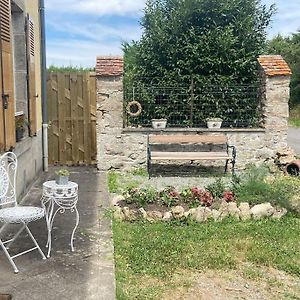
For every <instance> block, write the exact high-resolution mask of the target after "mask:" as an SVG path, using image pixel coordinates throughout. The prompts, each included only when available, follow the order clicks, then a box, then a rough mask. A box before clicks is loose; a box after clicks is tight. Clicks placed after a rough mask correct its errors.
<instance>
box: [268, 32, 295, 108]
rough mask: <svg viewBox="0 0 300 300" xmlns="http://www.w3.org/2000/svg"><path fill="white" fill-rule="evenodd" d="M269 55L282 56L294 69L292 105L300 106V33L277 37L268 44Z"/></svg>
mask: <svg viewBox="0 0 300 300" xmlns="http://www.w3.org/2000/svg"><path fill="white" fill-rule="evenodd" d="M266 49H267V52H268V53H269V54H280V55H281V56H282V57H283V58H284V59H285V60H286V61H287V63H288V64H289V66H290V68H291V69H292V73H293V74H292V77H291V97H290V105H291V106H292V107H293V106H295V105H300V31H298V32H296V33H293V34H292V35H291V36H288V37H283V36H281V35H277V36H276V37H274V38H273V39H272V40H270V41H269V42H268V43H267V48H266Z"/></svg>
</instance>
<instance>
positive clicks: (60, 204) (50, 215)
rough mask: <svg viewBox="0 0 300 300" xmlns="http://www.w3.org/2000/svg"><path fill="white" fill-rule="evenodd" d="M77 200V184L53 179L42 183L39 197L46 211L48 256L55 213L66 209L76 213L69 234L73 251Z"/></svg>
mask: <svg viewBox="0 0 300 300" xmlns="http://www.w3.org/2000/svg"><path fill="white" fill-rule="evenodd" d="M77 201H78V184H77V183H75V182H72V181H69V182H68V184H66V185H59V184H56V182H55V181H54V180H51V181H46V182H44V183H43V196H42V198H41V203H42V206H43V207H44V209H45V212H46V222H47V229H48V240H47V245H46V247H48V254H47V257H50V253H51V240H52V238H51V234H52V227H53V221H54V218H55V216H56V214H57V213H61V214H63V213H65V211H66V210H69V211H71V212H74V211H75V213H76V223H75V227H74V229H73V231H72V235H71V250H72V251H74V246H73V239H74V233H75V231H76V228H77V227H78V224H79V213H78V210H77V207H76V205H77Z"/></svg>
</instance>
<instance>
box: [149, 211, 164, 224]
mask: <svg viewBox="0 0 300 300" xmlns="http://www.w3.org/2000/svg"><path fill="white" fill-rule="evenodd" d="M162 218H163V214H162V213H161V212H160V211H155V210H153V211H148V212H147V220H148V221H150V222H152V221H158V220H161V219H162Z"/></svg>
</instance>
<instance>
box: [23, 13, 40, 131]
mask: <svg viewBox="0 0 300 300" xmlns="http://www.w3.org/2000/svg"><path fill="white" fill-rule="evenodd" d="M26 41H27V43H26V44H27V47H26V49H27V91H28V119H29V122H30V132H29V134H30V135H31V136H33V135H36V133H37V116H36V114H37V109H36V85H35V84H36V81H35V48H34V23H33V20H32V18H31V17H30V16H29V15H28V16H27V19H26Z"/></svg>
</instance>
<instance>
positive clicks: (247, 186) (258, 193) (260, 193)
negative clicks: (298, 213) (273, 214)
mask: <svg viewBox="0 0 300 300" xmlns="http://www.w3.org/2000/svg"><path fill="white" fill-rule="evenodd" d="M232 190H233V191H234V194H235V196H236V198H237V202H249V203H250V205H255V204H259V203H263V202H270V203H271V204H272V205H273V206H281V207H285V208H286V209H288V210H290V211H295V210H297V209H295V208H297V205H296V206H295V205H293V204H292V203H291V200H292V199H293V198H294V197H295V196H296V195H299V194H300V178H299V177H295V176H287V175H283V174H275V175H271V174H270V172H269V169H268V167H266V166H264V165H262V166H260V167H255V166H250V167H249V168H248V169H247V170H246V171H245V173H244V174H242V175H241V176H235V177H233V180H232Z"/></svg>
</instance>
